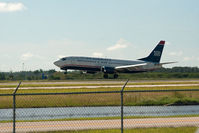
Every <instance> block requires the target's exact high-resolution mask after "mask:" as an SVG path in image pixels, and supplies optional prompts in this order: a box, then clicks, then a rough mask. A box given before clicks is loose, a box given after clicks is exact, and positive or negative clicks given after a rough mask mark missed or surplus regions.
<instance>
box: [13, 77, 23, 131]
mask: <svg viewBox="0 0 199 133" xmlns="http://www.w3.org/2000/svg"><path fill="white" fill-rule="evenodd" d="M20 85H21V81H20V82H19V84H18V86H17V88H16V89H15V91H14V93H13V133H15V132H16V130H15V120H16V113H15V110H16V93H17V90H18V88H19V86H20Z"/></svg>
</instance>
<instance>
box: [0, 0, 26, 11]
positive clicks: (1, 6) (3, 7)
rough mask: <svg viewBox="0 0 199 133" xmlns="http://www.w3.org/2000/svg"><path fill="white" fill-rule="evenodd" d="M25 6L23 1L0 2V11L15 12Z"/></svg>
mask: <svg viewBox="0 0 199 133" xmlns="http://www.w3.org/2000/svg"><path fill="white" fill-rule="evenodd" d="M25 9H26V7H25V6H24V5H23V3H20V2H16V3H6V2H0V12H16V11H22V10H25Z"/></svg>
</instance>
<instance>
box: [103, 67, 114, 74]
mask: <svg viewBox="0 0 199 133" xmlns="http://www.w3.org/2000/svg"><path fill="white" fill-rule="evenodd" d="M101 71H102V72H103V73H108V74H113V73H115V69H114V68H113V67H105V66H103V67H102V68H101Z"/></svg>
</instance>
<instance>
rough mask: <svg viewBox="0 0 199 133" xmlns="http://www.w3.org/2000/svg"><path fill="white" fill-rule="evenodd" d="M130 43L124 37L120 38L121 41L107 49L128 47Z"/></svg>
mask: <svg viewBox="0 0 199 133" xmlns="http://www.w3.org/2000/svg"><path fill="white" fill-rule="evenodd" d="M128 45H130V43H129V42H128V41H126V40H124V39H122V38H121V39H120V40H119V41H117V43H116V44H115V45H113V46H111V47H108V48H107V49H106V50H107V51H114V50H118V49H121V48H126V47H127V46H128Z"/></svg>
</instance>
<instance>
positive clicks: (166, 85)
mask: <svg viewBox="0 0 199 133" xmlns="http://www.w3.org/2000/svg"><path fill="white" fill-rule="evenodd" d="M122 86H123V85H95V86H93V85H91V86H56V87H20V89H80V88H93V89H96V88H121V87H122ZM178 86H199V84H162V85H127V86H126V88H138V87H139V88H149V87H178ZM9 89H14V88H0V90H9Z"/></svg>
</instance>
